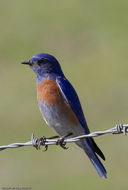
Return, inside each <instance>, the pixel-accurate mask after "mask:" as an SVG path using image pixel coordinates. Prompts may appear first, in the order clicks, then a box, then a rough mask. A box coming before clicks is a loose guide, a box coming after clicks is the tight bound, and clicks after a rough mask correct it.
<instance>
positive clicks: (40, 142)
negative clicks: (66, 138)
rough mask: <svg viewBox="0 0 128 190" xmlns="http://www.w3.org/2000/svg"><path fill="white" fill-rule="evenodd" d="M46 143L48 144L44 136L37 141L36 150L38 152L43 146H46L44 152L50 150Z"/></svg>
mask: <svg viewBox="0 0 128 190" xmlns="http://www.w3.org/2000/svg"><path fill="white" fill-rule="evenodd" d="M45 143H46V137H45V136H43V137H41V138H39V139H37V140H36V145H35V148H36V149H37V150H40V146H41V145H43V146H45V150H44V151H46V150H48V145H45Z"/></svg>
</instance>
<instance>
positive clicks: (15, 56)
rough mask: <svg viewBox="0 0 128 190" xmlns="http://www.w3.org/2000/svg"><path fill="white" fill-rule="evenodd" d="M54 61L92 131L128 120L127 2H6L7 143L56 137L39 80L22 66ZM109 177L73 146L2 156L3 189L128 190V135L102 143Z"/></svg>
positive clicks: (2, 119) (0, 134) (1, 132)
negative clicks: (48, 57)
mask: <svg viewBox="0 0 128 190" xmlns="http://www.w3.org/2000/svg"><path fill="white" fill-rule="evenodd" d="M40 52H46V53H51V54H52V55H54V56H55V57H56V58H57V59H58V60H59V62H60V63H61V66H62V68H63V71H64V73H65V74H66V76H67V78H68V79H69V80H70V81H71V82H72V84H73V85H74V87H75V88H76V90H77V92H78V94H79V97H80V100H81V103H82V106H83V110H84V113H85V115H86V119H87V122H88V125H89V128H90V130H91V131H96V130H104V129H108V128H111V127H113V126H114V125H115V124H117V123H127V122H128V101H127V99H128V98H127V97H128V63H127V61H128V1H127V0H121V1H119V0H108V1H106V0H102V1H101V0H89V1H87V0H79V1H77V0H65V1H60V0H54V1H50V0H47V1H42V0H38V1H34V0H27V1H26V0H22V1H17V0H11V1H9V0H1V1H0V89H1V91H0V144H1V145H3V144H8V143H12V142H25V141H28V140H29V139H30V137H31V134H32V132H33V133H34V134H35V135H36V136H37V137H40V136H41V135H45V136H52V135H54V132H53V131H52V130H51V129H50V128H49V127H47V126H46V124H45V122H44V121H43V119H42V117H41V114H40V112H39V110H38V106H37V99H36V77H35V75H34V73H33V72H32V71H31V70H30V69H29V68H28V67H25V66H23V65H21V64H20V62H22V61H24V60H26V59H29V58H31V56H32V55H35V54H37V53H40ZM96 142H97V143H98V145H99V146H100V148H101V149H102V150H103V152H104V154H105V156H106V162H104V165H105V167H106V169H107V171H108V179H106V180H102V179H100V178H99V177H98V175H97V173H96V172H95V170H94V169H93V166H92V165H91V163H90V162H89V160H88V158H87V157H86V156H85V155H84V153H83V152H82V151H81V150H80V149H79V148H78V147H77V146H76V145H74V144H71V145H69V147H70V148H69V149H68V151H64V150H62V149H61V148H59V147H55V146H52V147H49V151H47V152H43V148H42V149H41V150H40V151H37V150H35V149H34V148H31V147H30V148H19V149H11V150H5V151H3V152H0V188H1V189H2V187H16V186H18V187H21V186H28V187H31V188H32V189H33V190H35V189H36V190H40V189H45V190H51V189H52V190H59V189H62V190H69V189H73V190H77V189H82V190H83V189H89V190H93V189H95V190H98V189H103V190H107V189H116V190H120V189H123V190H125V189H128V183H127V180H128V164H127V160H128V146H127V145H128V137H127V136H123V135H117V136H112V135H106V136H102V137H99V138H97V139H96Z"/></svg>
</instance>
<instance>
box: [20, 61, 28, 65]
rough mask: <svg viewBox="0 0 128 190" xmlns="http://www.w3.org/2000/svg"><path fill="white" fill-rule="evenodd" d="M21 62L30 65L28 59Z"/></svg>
mask: <svg viewBox="0 0 128 190" xmlns="http://www.w3.org/2000/svg"><path fill="white" fill-rule="evenodd" d="M21 64H24V65H30V62H29V61H24V62H22V63H21Z"/></svg>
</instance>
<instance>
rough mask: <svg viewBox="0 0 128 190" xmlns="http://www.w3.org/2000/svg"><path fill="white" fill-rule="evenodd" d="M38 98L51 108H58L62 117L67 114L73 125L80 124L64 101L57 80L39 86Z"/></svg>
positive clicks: (50, 80)
mask: <svg viewBox="0 0 128 190" xmlns="http://www.w3.org/2000/svg"><path fill="white" fill-rule="evenodd" d="M37 98H38V101H43V102H45V103H46V104H47V105H49V106H57V107H58V108H59V110H60V117H61V115H64V114H65V115H66V117H67V119H68V120H69V121H70V122H71V123H72V124H73V125H78V124H79V121H78V119H77V117H76V115H75V113H74V112H73V110H72V109H71V107H70V105H69V104H68V103H67V102H66V101H65V100H64V98H63V96H62V94H61V91H60V89H59V86H58V84H57V83H56V80H55V79H48V80H45V81H42V82H40V83H39V84H38V85H37Z"/></svg>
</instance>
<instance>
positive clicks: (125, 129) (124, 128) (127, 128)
mask: <svg viewBox="0 0 128 190" xmlns="http://www.w3.org/2000/svg"><path fill="white" fill-rule="evenodd" d="M109 133H111V134H122V133H123V134H124V135H126V134H127V133H128V124H118V125H116V126H115V127H113V128H111V129H108V130H105V131H96V132H92V133H89V134H87V135H81V136H76V137H71V138H64V140H63V143H65V145H66V143H72V142H77V141H79V140H80V139H83V138H88V137H97V136H100V135H105V134H109ZM56 137H57V136H56ZM40 139H41V138H35V137H34V134H32V137H31V141H28V142H25V143H12V144H9V145H3V146H0V151H2V150H5V149H7V148H19V147H23V146H33V147H35V148H37V147H38V145H39V141H40ZM60 139H61V138H59V139H54V138H46V137H45V141H43V143H40V146H44V147H45V148H46V147H48V146H49V145H57V142H58V141H59V140H60ZM37 149H38V148H37Z"/></svg>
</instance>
